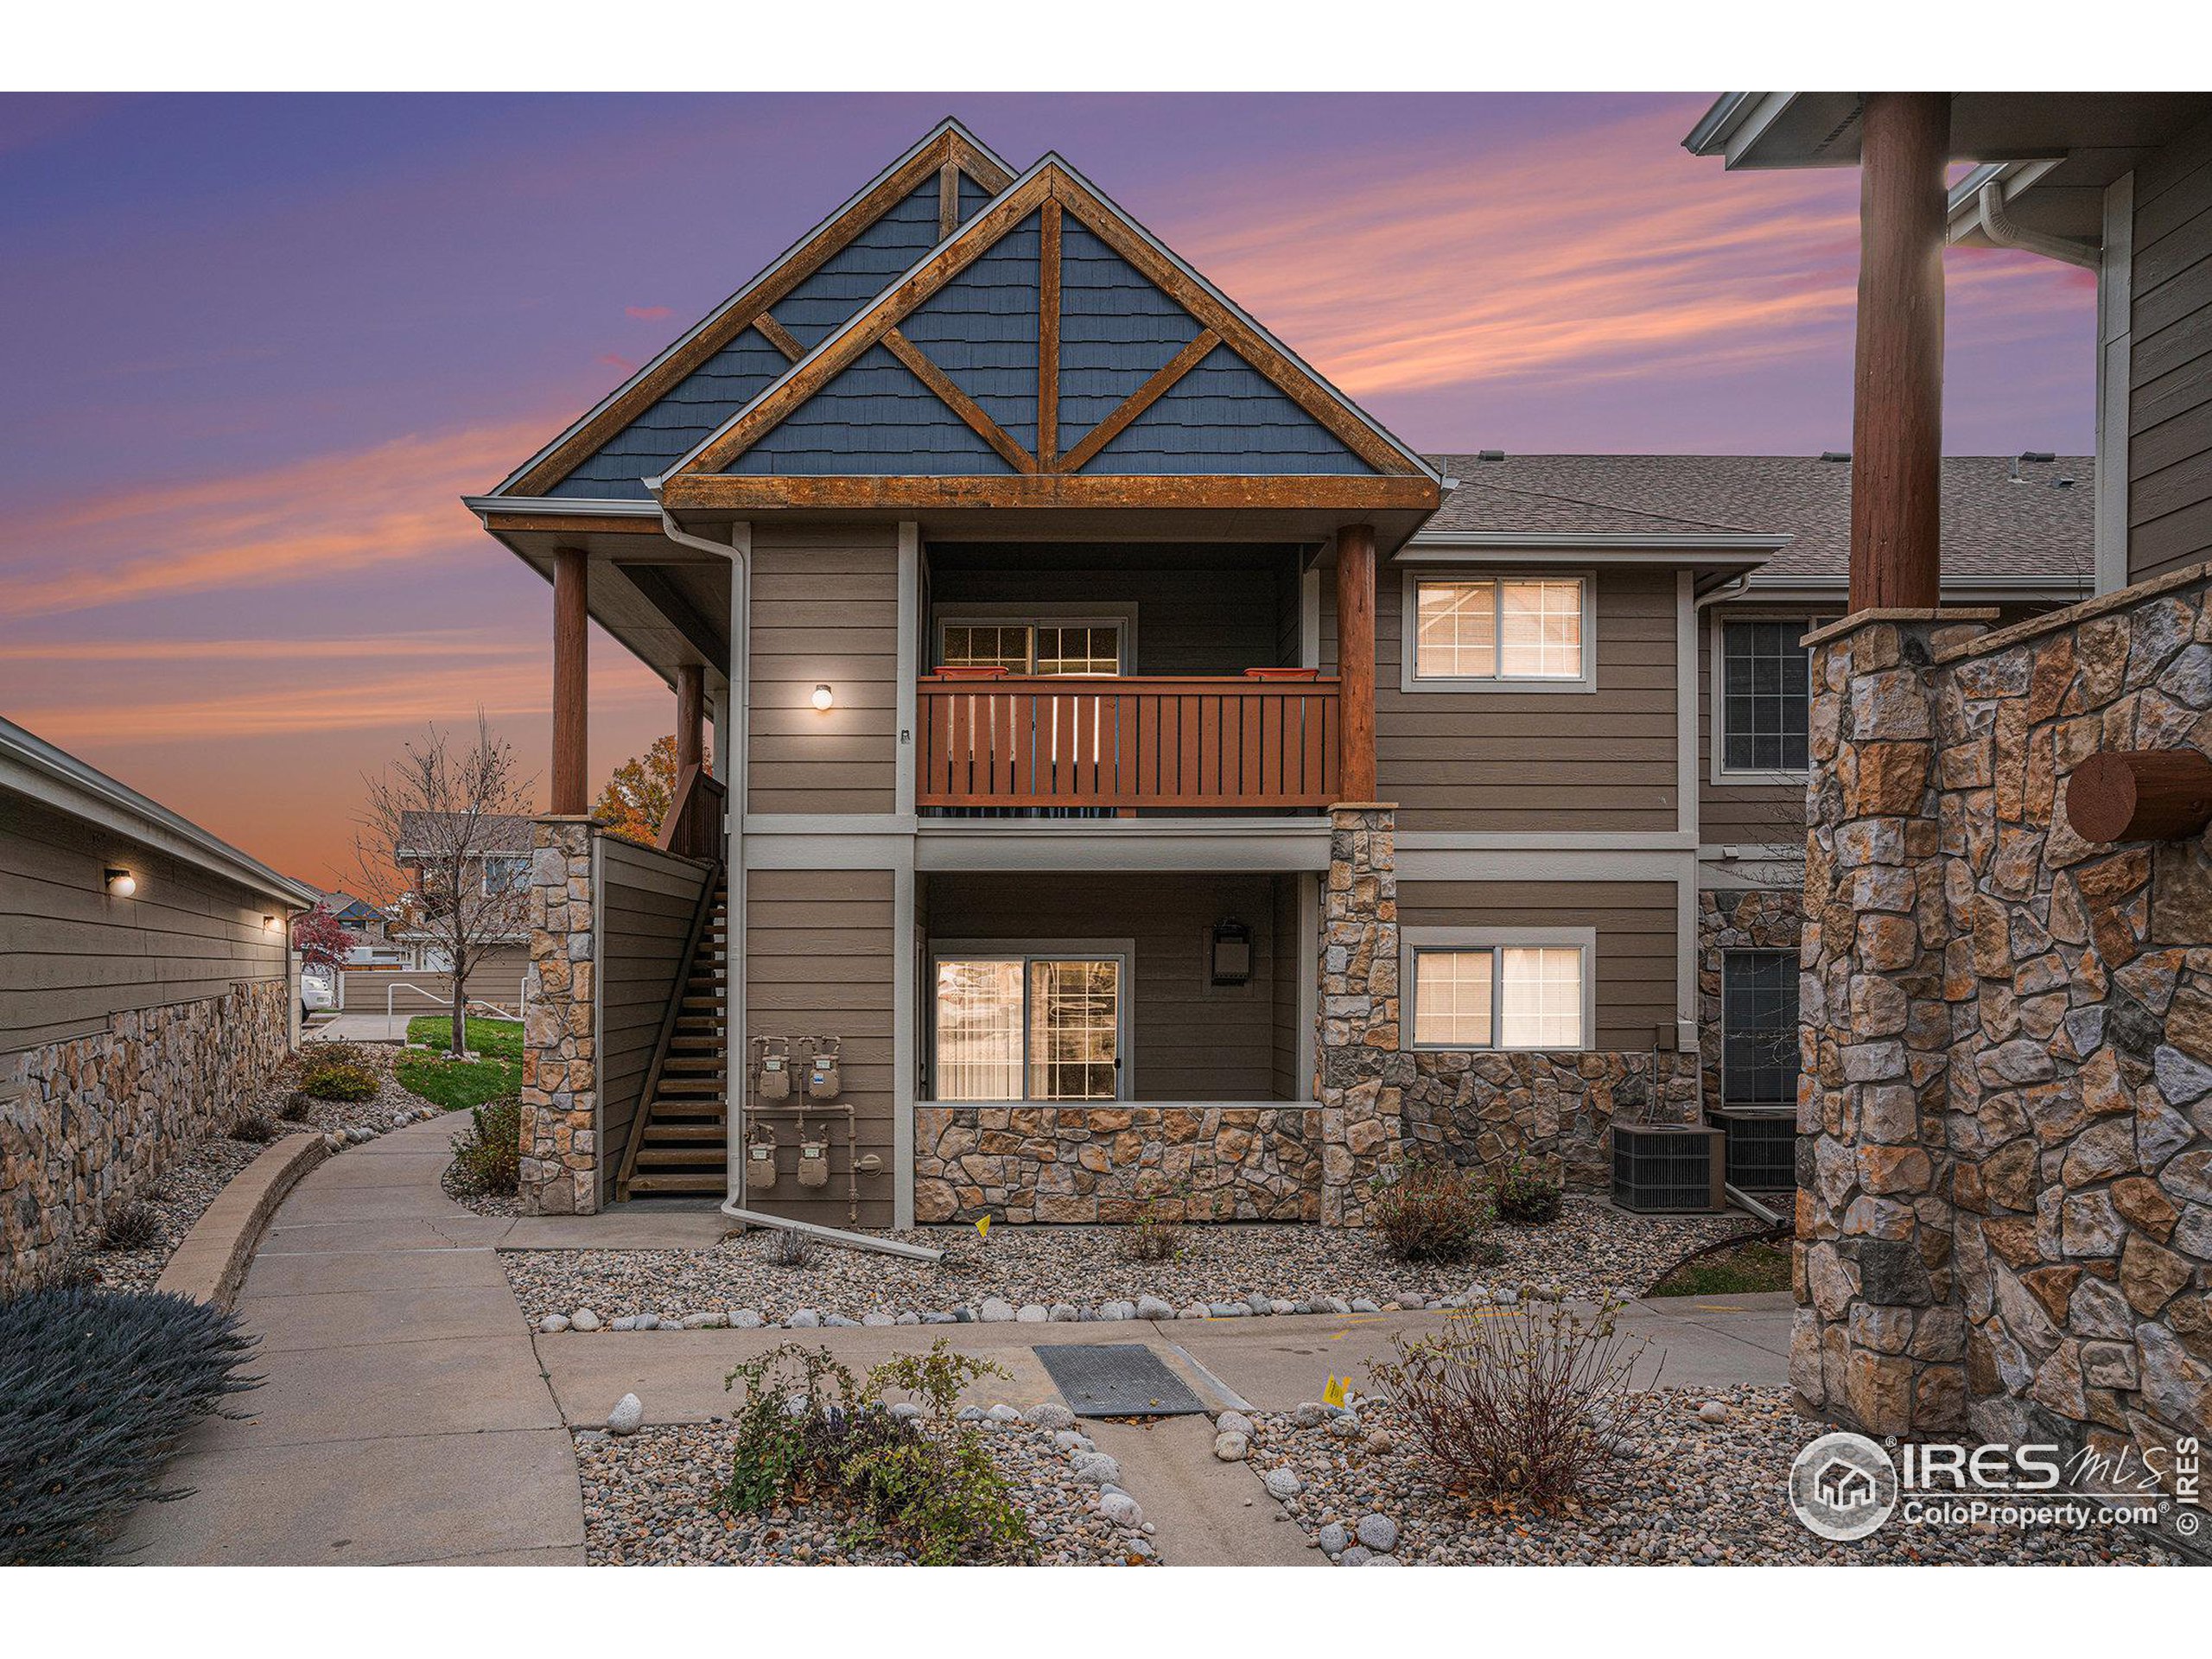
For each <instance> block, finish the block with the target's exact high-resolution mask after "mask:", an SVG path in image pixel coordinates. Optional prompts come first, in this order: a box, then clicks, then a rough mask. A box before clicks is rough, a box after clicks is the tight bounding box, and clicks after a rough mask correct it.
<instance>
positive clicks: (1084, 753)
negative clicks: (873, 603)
mask: <svg viewBox="0 0 2212 1659" xmlns="http://www.w3.org/2000/svg"><path fill="white" fill-rule="evenodd" d="M1279 672H1290V673H1298V672H1299V671H1279ZM917 690H918V702H917V715H918V742H917V746H916V747H917V753H916V756H915V793H914V801H915V804H916V805H917V806H919V807H925V808H931V807H934V808H942V809H952V810H988V809H1040V808H1041V809H1052V808H1089V809H1106V810H1115V811H1117V812H1120V813H1123V814H1128V815H1134V814H1135V813H1136V812H1137V811H1138V810H1141V809H1153V810H1159V809H1166V810H1178V811H1180V810H1223V809H1241V810H1264V811H1284V810H1306V809H1313V808H1319V807H1325V806H1327V805H1328V804H1330V803H1331V802H1332V801H1333V800H1335V799H1337V798H1338V793H1339V791H1338V776H1339V773H1338V766H1339V760H1338V748H1339V739H1340V731H1339V722H1340V715H1339V708H1338V683H1337V681H1336V680H1335V679H1333V678H1322V677H1313V676H1311V675H1310V674H1307V675H1304V676H1303V677H1284V678H1278V677H1255V676H1247V677H1239V678H1228V677H1221V678H1212V677H1158V676H1145V675H1113V676H1101V677H1096V678H1090V677H1073V676H1068V675H1038V676H1016V675H999V676H992V677H974V676H972V675H971V674H968V673H961V672H957V671H956V672H954V673H950V674H945V673H939V674H933V675H929V676H927V677H924V678H923V679H922V680H921V681H920V682H919V683H918V688H917Z"/></svg>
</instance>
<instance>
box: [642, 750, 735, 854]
mask: <svg viewBox="0 0 2212 1659" xmlns="http://www.w3.org/2000/svg"><path fill="white" fill-rule="evenodd" d="M728 798H729V789H728V785H725V784H724V783H723V782H722V781H721V779H719V778H717V777H715V775H714V773H712V772H709V771H708V770H707V769H706V768H705V767H703V766H686V767H684V768H683V776H682V777H680V778H678V779H677V780H676V798H675V799H673V800H671V802H670V803H669V805H668V816H667V817H664V818H663V819H662V820H661V826H660V838H659V840H658V841H657V842H655V843H654V844H655V845H656V846H658V848H659V849H661V851H663V852H664V853H674V854H675V855H677V857H678V858H712V859H719V858H721V855H722V808H723V804H724V803H726V802H727V801H728Z"/></svg>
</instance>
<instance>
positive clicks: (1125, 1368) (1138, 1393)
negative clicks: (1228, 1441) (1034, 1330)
mask: <svg viewBox="0 0 2212 1659" xmlns="http://www.w3.org/2000/svg"><path fill="white" fill-rule="evenodd" d="M1035 1353H1036V1355H1037V1357H1038V1358H1039V1360H1041V1361H1043V1362H1044V1366H1045V1370H1046V1371H1047V1372H1048V1373H1049V1374H1050V1375H1051V1376H1052V1383H1053V1386H1054V1387H1056V1388H1058V1389H1059V1391H1060V1396H1061V1398H1063V1399H1065V1401H1066V1402H1068V1408H1069V1409H1070V1410H1071V1411H1073V1412H1074V1413H1075V1414H1076V1415H1077V1416H1078V1417H1186V1416H1189V1415H1191V1414H1193V1413H1196V1412H1203V1411H1205V1406H1203V1405H1201V1404H1200V1403H1199V1402H1198V1395H1195V1394H1192V1392H1191V1390H1190V1388H1189V1386H1188V1385H1187V1384H1186V1383H1184V1381H1183V1379H1182V1378H1181V1377H1179V1376H1176V1375H1175V1373H1174V1372H1173V1371H1171V1370H1168V1369H1167V1367H1166V1366H1165V1365H1163V1364H1161V1363H1160V1356H1159V1355H1158V1354H1155V1353H1154V1352H1153V1351H1152V1350H1151V1349H1149V1348H1147V1347H1146V1346H1145V1345H1144V1344H1142V1343H1141V1342H1128V1343H1108V1344H1101V1345H1097V1346H1093V1345H1092V1344H1089V1343H1076V1342H1070V1343H1043V1344H1039V1346H1038V1347H1037V1348H1036V1350H1035Z"/></svg>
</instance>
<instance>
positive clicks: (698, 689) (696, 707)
mask: <svg viewBox="0 0 2212 1659" xmlns="http://www.w3.org/2000/svg"><path fill="white" fill-rule="evenodd" d="M706 725H707V671H706V670H705V669H703V668H702V667H701V666H700V665H699V664H696V663H678V664H677V665H676V775H677V777H678V778H679V779H680V778H682V777H683V769H684V768H685V767H686V766H698V765H699V764H700V763H701V761H702V760H704V759H705V756H706V752H707V745H706Z"/></svg>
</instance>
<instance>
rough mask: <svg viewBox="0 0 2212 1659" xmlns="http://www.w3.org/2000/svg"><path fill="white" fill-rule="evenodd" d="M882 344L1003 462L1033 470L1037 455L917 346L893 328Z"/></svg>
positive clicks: (1015, 468)
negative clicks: (985, 411) (985, 410)
mask: <svg viewBox="0 0 2212 1659" xmlns="http://www.w3.org/2000/svg"><path fill="white" fill-rule="evenodd" d="M883 344H884V346H885V347H886V349H887V350H888V351H889V352H890V353H891V354H892V356H893V357H895V358H897V359H899V361H900V362H901V363H904V364H905V365H906V366H907V367H908V368H909V369H911V370H912V371H913V373H914V378H916V379H917V380H918V381H920V382H921V383H922V384H923V385H925V386H927V387H928V388H929V389H930V390H931V391H933V392H935V393H936V394H937V396H938V400H939V401H940V402H941V403H943V404H944V406H945V407H946V408H948V409H950V410H951V411H952V412H953V413H954V414H956V415H957V416H959V417H960V418H961V419H962V420H963V421H965V422H966V423H968V427H969V430H970V431H972V432H974V433H975V435H976V436H977V437H979V438H981V439H982V441H983V442H985V443H988V444H989V445H990V446H991V448H994V449H995V450H996V451H998V453H999V455H1000V458H1001V459H1002V460H1003V461H1005V462H1006V464H1007V466H1009V467H1013V468H1014V471H1015V472H1017V473H1033V472H1035V471H1036V470H1037V457H1036V456H1034V455H1033V454H1030V453H1029V452H1028V451H1027V449H1025V448H1022V447H1021V446H1020V444H1018V443H1016V442H1014V440H1013V439H1012V438H1011V437H1009V436H1008V435H1007V430H1006V429H1005V428H1004V427H1002V426H1001V425H1000V424H999V423H997V422H996V421H995V420H993V419H992V418H991V417H990V416H988V415H987V414H985V413H984V412H983V407H982V404H978V403H977V402H976V400H975V399H974V398H973V397H969V395H968V394H967V393H966V392H964V391H961V390H960V388H959V387H957V386H956V385H953V384H952V382H951V381H950V380H949V379H948V378H945V372H944V370H943V369H940V368H939V367H938V365H936V364H934V363H932V362H931V361H930V360H929V359H928V358H926V357H925V356H924V355H923V354H922V350H921V347H919V346H917V345H915V344H914V342H913V341H912V340H909V339H907V338H906V335H904V334H900V333H899V331H898V330H897V329H896V328H893V329H891V330H890V331H889V332H887V334H885V335H884V336H883Z"/></svg>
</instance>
